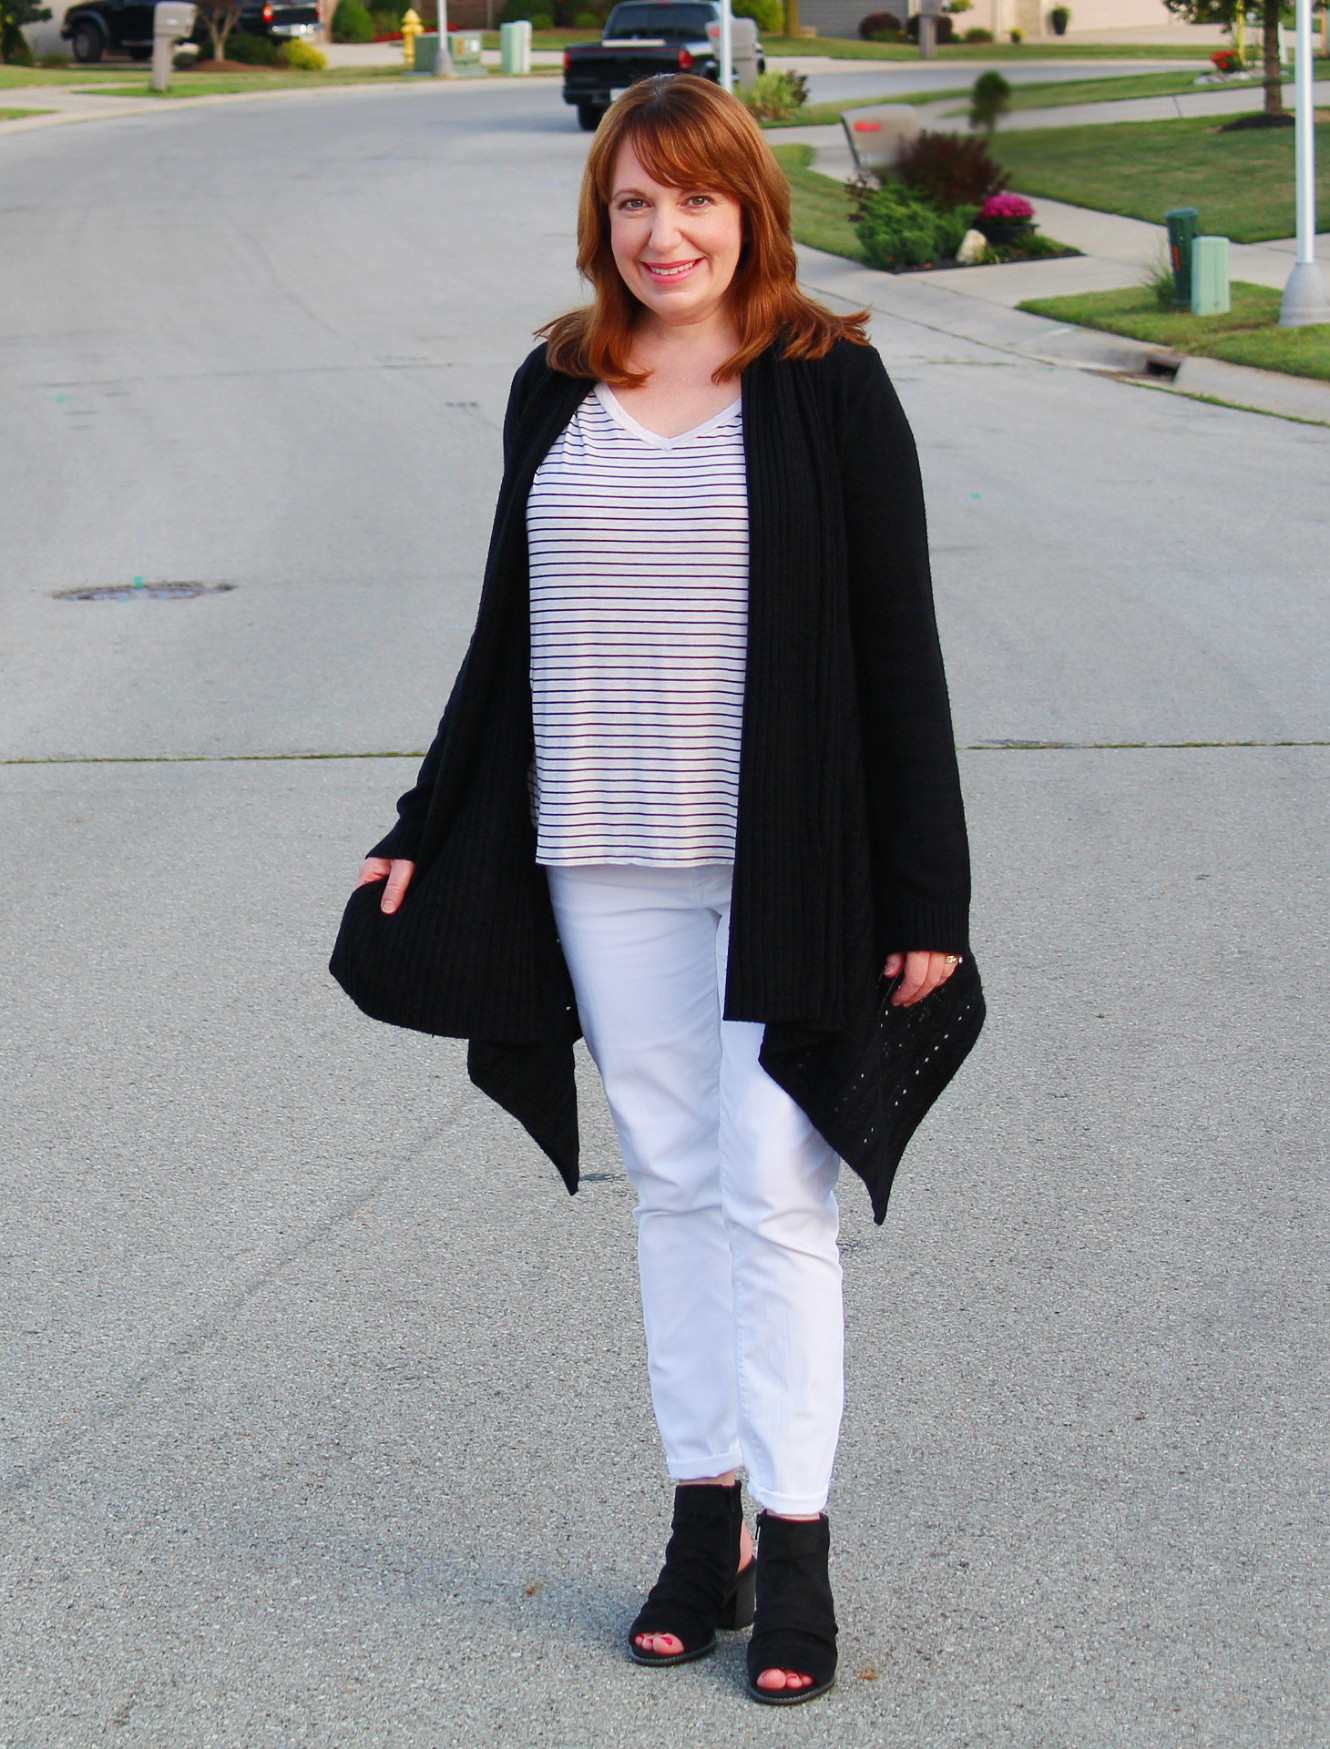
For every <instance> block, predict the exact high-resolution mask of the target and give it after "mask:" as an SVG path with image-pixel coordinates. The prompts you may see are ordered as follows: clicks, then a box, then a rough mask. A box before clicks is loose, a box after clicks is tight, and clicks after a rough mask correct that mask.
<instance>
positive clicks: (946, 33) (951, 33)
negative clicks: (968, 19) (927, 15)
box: [905, 12, 956, 43]
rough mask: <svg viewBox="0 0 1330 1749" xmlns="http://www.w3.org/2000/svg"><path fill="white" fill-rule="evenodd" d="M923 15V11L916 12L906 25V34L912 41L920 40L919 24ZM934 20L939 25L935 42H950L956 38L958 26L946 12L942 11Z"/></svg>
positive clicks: (935, 33)
mask: <svg viewBox="0 0 1330 1749" xmlns="http://www.w3.org/2000/svg"><path fill="white" fill-rule="evenodd" d="M922 17H923V14H922V13H919V12H916V13H915V15H914V17H913V18H912V19H911V20H910V22H909V23H908V24H907V25H906V26H905V34H906V36H907V37H909V39H910V41H911V42H912V43H917V42H918V41H919V24H920V21H921V19H922ZM933 22H934V24H936V26H937V29H936V31H934V33H933V40H934V42H939V43H949V42H954V41H955V40H956V26H955V25H954V24H953V23H952V22H951V19H950V18H949V17H948V16H947V14H946V13H945V12H943V13H940V14H939V15H938V16H937V17H936V18H935V19H934V20H933Z"/></svg>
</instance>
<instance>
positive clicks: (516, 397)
mask: <svg viewBox="0 0 1330 1749" xmlns="http://www.w3.org/2000/svg"><path fill="white" fill-rule="evenodd" d="M544 363H545V348H544V347H543V346H537V347H535V348H534V350H533V351H531V352H529V353H528V354H527V356H526V358H525V359H523V361H522V363H521V365H520V366H519V368H518V371H517V374H516V375H515V376H514V377H513V380H512V385H511V387H510V388H509V390H508V405H507V408H506V410H505V412H504V416H503V467H504V475H505V479H506V478H507V475H508V474H509V472H510V470H511V468H512V465H513V459H514V453H515V447H516V435H517V428H518V425H519V423H520V421H521V418H522V414H523V412H524V411H525V409H526V406H527V402H528V400H529V398H530V395H531V390H532V386H533V385H534V384H535V382H536V381H537V380H538V378H539V377H540V375H541V374H542V371H543V367H544ZM465 665H466V664H465V661H464V662H463V668H465ZM460 678H461V674H460V671H459V675H458V679H459V680H460ZM456 696H457V687H456V686H454V689H453V695H452V698H450V699H449V702H448V708H447V709H446V710H445V711H444V713H443V718H442V720H441V721H440V723H439V727H438V730H437V732H436V733H435V736H434V740H433V741H432V742H431V743H430V748H429V751H428V752H427V753H426V755H425V757H424V759H423V760H422V762H421V766H420V770H419V771H418V772H417V773H416V781H415V783H414V784H412V786H411V788H410V789H409V790H407V792H406V794H405V795H403V796H401V797H399V799H398V803H397V824H396V825H395V826H394V827H393V829H392V831H391V832H389V833H388V834H387V835H386V836H385V837H383V838H381V839H380V840H379V842H378V843H377V844H376V845H374V847H373V848H372V849H371V850H370V851H369V852H368V853H367V854H368V855H370V856H386V857H389V858H399V857H400V858H403V859H405V860H406V861H408V862H414V861H415V860H416V858H417V856H418V854H419V851H420V842H421V838H422V836H423V834H424V830H425V821H426V819H427V817H428V815H429V805H430V797H431V796H432V794H433V792H434V783H435V779H436V777H437V775H438V770H439V765H440V763H441V761H442V759H443V751H444V748H445V746H446V745H447V741H448V724H449V718H450V716H451V713H452V708H453V706H452V700H453V698H455V697H456Z"/></svg>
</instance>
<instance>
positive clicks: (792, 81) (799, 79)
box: [739, 73, 808, 121]
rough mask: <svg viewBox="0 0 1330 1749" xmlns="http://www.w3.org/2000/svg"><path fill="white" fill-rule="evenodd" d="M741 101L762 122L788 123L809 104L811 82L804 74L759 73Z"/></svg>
mask: <svg viewBox="0 0 1330 1749" xmlns="http://www.w3.org/2000/svg"><path fill="white" fill-rule="evenodd" d="M739 97H740V100H741V101H742V103H743V105H744V107H745V108H746V109H747V110H748V111H749V112H750V113H751V114H753V115H755V116H756V117H757V119H758V120H759V121H785V120H786V119H787V118H788V117H789V116H792V115H793V114H794V112H795V111H796V110H797V109H802V108H803V106H804V104H805V103H807V102H808V81H807V79H805V78H804V76H803V74H802V73H759V74H758V76H757V78H756V79H755V80H754V81H753V83H752V84H751V85H750V86H749V87H748V88H747V90H745V91H741V92H740V93H739Z"/></svg>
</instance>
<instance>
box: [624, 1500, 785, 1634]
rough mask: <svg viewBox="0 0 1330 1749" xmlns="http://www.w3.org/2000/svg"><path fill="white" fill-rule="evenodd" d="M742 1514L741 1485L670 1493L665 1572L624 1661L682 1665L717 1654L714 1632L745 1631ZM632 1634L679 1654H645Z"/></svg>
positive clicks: (747, 1600)
mask: <svg viewBox="0 0 1330 1749" xmlns="http://www.w3.org/2000/svg"><path fill="white" fill-rule="evenodd" d="M743 1521H744V1512H743V1497H742V1489H741V1484H740V1483H738V1482H736V1483H735V1484H734V1485H733V1487H730V1488H717V1487H712V1486H709V1485H706V1484H691V1485H688V1484H685V1485H684V1486H683V1487H680V1488H676V1489H675V1491H674V1523H673V1526H672V1529H671V1532H670V1540H669V1542H668V1544H667V1545H666V1548H665V1565H664V1566H663V1567H662V1568H661V1570H660V1578H659V1579H657V1581H656V1583H655V1584H654V1585H653V1586H652V1587H651V1590H650V1592H649V1593H648V1595H647V1600H646V1602H645V1603H644V1604H643V1605H642V1608H641V1610H640V1611H639V1612H638V1617H637V1620H636V1621H635V1622H634V1623H633V1625H632V1627H630V1628H629V1630H628V1653H629V1656H630V1657H631V1658H633V1659H634V1660H635V1662H636V1663H638V1664H687V1663H690V1662H691V1660H692V1659H694V1658H705V1657H706V1655H707V1653H708V1652H714V1651H715V1649H716V1629H717V1628H746V1627H747V1626H748V1624H749V1623H750V1622H751V1621H752V1619H753V1586H754V1574H755V1571H756V1569H755V1564H754V1562H752V1561H749V1563H748V1565H747V1566H746V1567H745V1568H744V1570H743V1572H742V1573H741V1572H740V1571H739V1536H740V1532H741V1531H742V1529H743ZM638 1634H673V1635H674V1637H675V1638H676V1639H677V1640H680V1641H682V1643H683V1651H682V1652H674V1653H668V1652H648V1651H645V1650H644V1649H643V1648H642V1647H641V1646H639V1645H638V1644H637V1643H636V1640H637V1636H638Z"/></svg>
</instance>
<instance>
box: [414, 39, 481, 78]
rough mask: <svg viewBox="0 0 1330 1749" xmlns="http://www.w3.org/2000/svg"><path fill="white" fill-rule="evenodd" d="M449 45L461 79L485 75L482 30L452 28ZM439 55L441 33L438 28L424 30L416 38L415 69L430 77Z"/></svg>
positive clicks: (454, 67)
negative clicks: (481, 44)
mask: <svg viewBox="0 0 1330 1749" xmlns="http://www.w3.org/2000/svg"><path fill="white" fill-rule="evenodd" d="M448 47H449V49H450V50H451V51H452V57H453V73H454V75H455V76H456V77H457V78H459V79H474V78H475V77H476V76H477V75H479V76H480V77H481V78H482V79H483V78H484V77H485V76H486V75H485V66H484V63H483V61H482V60H481V58H480V32H479V31H478V30H450V31H449V32H448ZM438 56H439V33H438V31H437V30H427V31H422V32H421V34H420V35H419V36H418V37H417V38H416V65H415V71H416V72H417V73H419V74H421V75H423V76H424V77H425V78H426V79H428V78H429V77H430V76H431V75H432V74H433V72H434V63H435V61H436V60H437V59H438Z"/></svg>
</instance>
